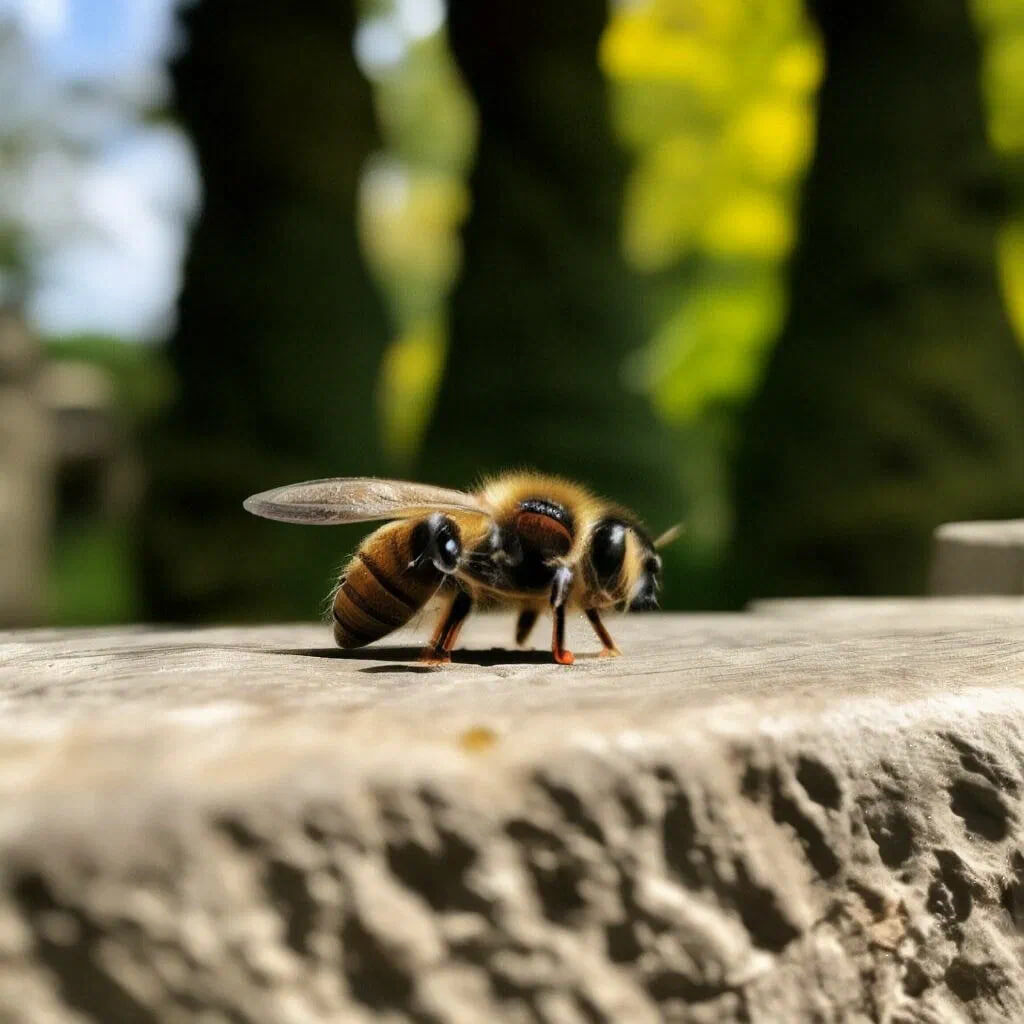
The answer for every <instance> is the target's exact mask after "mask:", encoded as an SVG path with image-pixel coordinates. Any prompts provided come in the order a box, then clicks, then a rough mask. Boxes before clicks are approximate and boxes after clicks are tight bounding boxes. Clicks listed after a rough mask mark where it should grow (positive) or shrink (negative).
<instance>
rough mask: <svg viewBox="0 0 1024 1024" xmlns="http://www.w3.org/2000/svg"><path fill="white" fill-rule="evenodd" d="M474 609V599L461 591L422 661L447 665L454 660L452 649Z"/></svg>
mask: <svg viewBox="0 0 1024 1024" xmlns="http://www.w3.org/2000/svg"><path fill="white" fill-rule="evenodd" d="M472 608H473V599H472V598H471V597H470V596H469V594H467V593H466V592H465V591H464V590H462V589H460V590H459V591H458V592H457V593H456V594H455V597H454V598H453V600H452V602H451V604H450V605H449V606H448V611H447V612H446V613H445V615H444V617H443V618H442V619H441V622H440V623H439V624H438V627H437V630H436V631H435V633H434V636H433V638H432V639H431V641H430V643H429V644H428V645H427V646H426V647H425V648H424V649H423V653H422V654H421V655H420V661H422V662H424V663H425V664H428V665H447V664H448V663H449V662H450V661H451V660H452V647H454V646H455V641H456V640H457V639H458V638H459V630H460V629H462V624H463V622H465V621H466V616H467V615H469V613H470V611H471V610H472Z"/></svg>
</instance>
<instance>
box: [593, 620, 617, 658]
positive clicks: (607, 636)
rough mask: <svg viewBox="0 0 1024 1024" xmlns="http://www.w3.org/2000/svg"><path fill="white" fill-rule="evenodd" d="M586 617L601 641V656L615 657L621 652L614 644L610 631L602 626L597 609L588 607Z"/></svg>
mask: <svg viewBox="0 0 1024 1024" xmlns="http://www.w3.org/2000/svg"><path fill="white" fill-rule="evenodd" d="M587 618H588V619H590V624H591V625H592V626H593V627H594V632H595V633H596V634H597V636H598V639H599V640H600V641H601V657H602V658H617V657H618V656H619V655H620V654H621V653H622V652H621V651H620V650H619V649H618V647H616V646H615V641H614V640H613V639H612V635H611V633H609V632H608V630H607V629H605V628H604V623H603V622H602V621H601V616H600V615H599V614H598V611H597V609H596V608H588V609H587Z"/></svg>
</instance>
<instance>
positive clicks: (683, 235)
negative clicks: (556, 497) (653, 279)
mask: <svg viewBox="0 0 1024 1024" xmlns="http://www.w3.org/2000/svg"><path fill="white" fill-rule="evenodd" d="M601 61H602V65H603V67H604V69H605V71H606V72H607V73H608V75H609V76H610V79H611V81H612V83H613V91H612V96H613V98H614V109H615V115H616V125H617V128H618V132H619V135H620V137H621V138H622V139H623V140H624V142H625V143H626V145H627V146H628V147H629V149H630V151H631V153H632V154H633V156H634V165H633V170H632V173H631V176H630V181H629V185H628V188H627V193H626V201H625V222H624V245H625V249H626V252H627V254H628V256H629V258H630V260H631V261H632V263H633V264H634V266H636V267H637V268H639V269H641V270H643V271H647V272H650V273H656V274H658V275H659V276H658V279H657V289H658V292H659V302H658V306H659V309H660V311H661V315H660V317H659V319H658V322H657V323H656V324H655V326H654V331H653V334H652V337H651V340H650V342H649V344H648V347H647V350H646V351H645V352H644V354H643V356H642V357H641V358H638V359H636V360H635V362H634V363H633V375H632V376H633V380H634V382H635V383H636V384H637V385H638V386H642V387H643V388H644V389H645V390H647V391H649V392H650V393H651V394H652V395H653V397H654V400H655V402H656V404H657V406H658V408H659V410H660V411H661V412H662V414H663V415H664V416H665V417H667V418H668V419H669V420H670V421H673V422H681V423H693V422H694V421H695V420H697V419H698V418H699V417H700V416H701V415H702V414H704V413H705V412H707V411H708V410H710V409H712V408H714V407H715V406H717V405H721V404H722V403H728V404H735V403H736V402H738V401H741V400H742V399H744V398H745V397H746V396H748V395H749V394H750V393H751V392H752V390H753V389H754V388H755V387H756V386H757V383H758V381H759V379H760V373H761V368H762V365H763V362H764V358H765V355H766V353H767V351H768V350H769V347H770V345H771V343H772V341H773V339H774V337H775V335H776V333H777V330H778V328H779V326H780V321H781V317H782V314H783V312H784V306H785V300H784V286H783V274H784V271H785V263H786V259H787V257H788V256H789V253H790V250H791V248H792V244H793V238H794V235H795V227H794V219H795V207H796V197H797V192H798V188H799V185H800V182H801V179H802V177H803V174H804V171H805V168H806V166H807V162H808V160H809V158H810V154H811V150H812V147H813V139H814V127H813V116H814V110H813V105H814V94H815V90H816V88H817V85H818V81H819V79H820V76H821V70H822V58H821V50H820V46H819V44H818V42H817V39H816V37H815V35H814V33H813V32H812V30H811V29H810V27H809V25H808V23H807V21H806V19H805V17H804V14H803V10H802V7H801V4H800V3H799V2H797V0H780V2H777V3H772V4H746V3H742V2H740V0H698V2H696V3H695V2H692V0H645V2H643V3H639V4H633V5H628V6H622V7H620V8H617V9H616V10H615V12H614V14H613V16H612V19H611V21H610V23H609V25H608V28H607V30H606V31H605V33H604V36H603V38H602V41H601Z"/></svg>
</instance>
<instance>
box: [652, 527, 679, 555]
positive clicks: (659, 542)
mask: <svg viewBox="0 0 1024 1024" xmlns="http://www.w3.org/2000/svg"><path fill="white" fill-rule="evenodd" d="M685 529H686V527H685V526H684V525H683V524H682V523H676V524H675V525H674V526H670V527H669V528H668V529H667V530H666V531H665V532H664V533H663V534H661V536H660V537H658V538H656V540H655V541H654V547H655V548H656V549H657V548H663V547H665V546H666V545H668V544H671V543H672V541H674V540H675V539H676V538H677V537H678V536H679V535H680V534H681V533H682V532H683V531H684V530H685Z"/></svg>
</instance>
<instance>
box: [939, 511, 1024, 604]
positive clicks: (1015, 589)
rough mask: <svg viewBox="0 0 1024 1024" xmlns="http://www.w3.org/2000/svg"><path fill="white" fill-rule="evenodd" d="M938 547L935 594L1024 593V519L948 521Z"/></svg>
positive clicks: (940, 533)
mask: <svg viewBox="0 0 1024 1024" xmlns="http://www.w3.org/2000/svg"><path fill="white" fill-rule="evenodd" d="M934 547H935V550H934V556H933V559H932V570H931V591H932V593H933V594H1017V595H1022V594H1024V519H1004V520H994V521H991V522H966V523H946V524H945V525H944V526H940V527H939V528H938V529H937V530H936V531H935V545H934Z"/></svg>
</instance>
